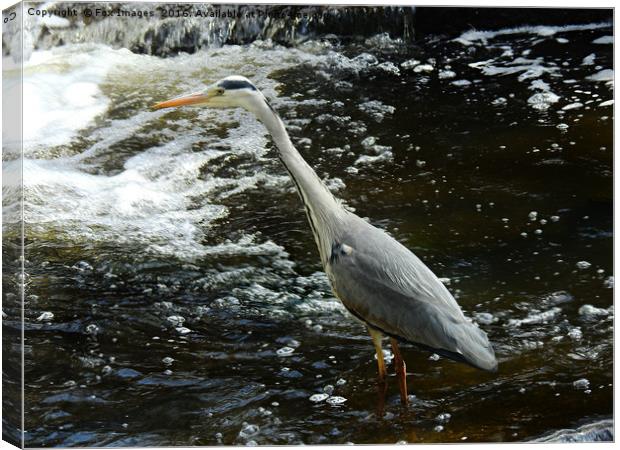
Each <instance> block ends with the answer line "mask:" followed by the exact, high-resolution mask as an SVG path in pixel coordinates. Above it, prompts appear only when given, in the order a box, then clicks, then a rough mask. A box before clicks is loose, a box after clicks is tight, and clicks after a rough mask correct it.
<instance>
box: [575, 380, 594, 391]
mask: <svg viewBox="0 0 620 450" xmlns="http://www.w3.org/2000/svg"><path fill="white" fill-rule="evenodd" d="M573 386H574V387H575V388H576V389H587V388H589V387H590V381H588V379H587V378H580V379H578V380H576V381H573Z"/></svg>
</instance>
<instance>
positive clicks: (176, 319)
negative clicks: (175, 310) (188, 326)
mask: <svg viewBox="0 0 620 450" xmlns="http://www.w3.org/2000/svg"><path fill="white" fill-rule="evenodd" d="M166 320H167V321H168V322H170V323H171V324H172V326H173V327H178V326H181V325H183V322H185V317H183V316H169V317H167V318H166Z"/></svg>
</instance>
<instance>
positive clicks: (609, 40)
mask: <svg viewBox="0 0 620 450" xmlns="http://www.w3.org/2000/svg"><path fill="white" fill-rule="evenodd" d="M592 43H593V44H613V43H614V37H613V36H610V35H607V36H601V37H600V38H597V39H594V40H593V41H592Z"/></svg>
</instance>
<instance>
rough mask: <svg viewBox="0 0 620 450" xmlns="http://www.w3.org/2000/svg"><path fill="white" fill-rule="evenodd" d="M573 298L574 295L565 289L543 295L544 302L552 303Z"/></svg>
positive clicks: (566, 301) (565, 301)
mask: <svg viewBox="0 0 620 450" xmlns="http://www.w3.org/2000/svg"><path fill="white" fill-rule="evenodd" d="M573 300H574V297H573V296H572V295H571V294H569V293H568V292H566V291H556V292H552V293H551V294H549V295H548V296H547V297H545V302H546V303H550V304H552V305H560V304H562V303H568V302H571V301H573Z"/></svg>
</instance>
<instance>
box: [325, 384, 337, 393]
mask: <svg viewBox="0 0 620 450" xmlns="http://www.w3.org/2000/svg"><path fill="white" fill-rule="evenodd" d="M323 392H325V393H326V394H329V395H332V394H333V392H334V386H332V385H331V384H328V385H327V386H325V387H323Z"/></svg>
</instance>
